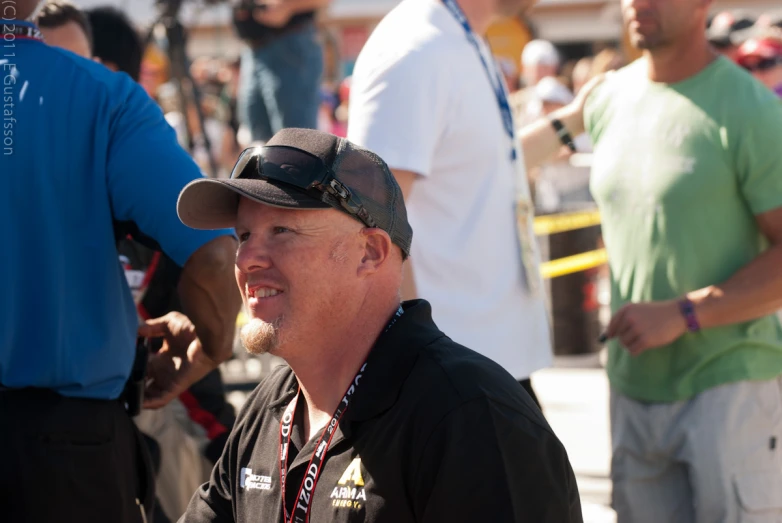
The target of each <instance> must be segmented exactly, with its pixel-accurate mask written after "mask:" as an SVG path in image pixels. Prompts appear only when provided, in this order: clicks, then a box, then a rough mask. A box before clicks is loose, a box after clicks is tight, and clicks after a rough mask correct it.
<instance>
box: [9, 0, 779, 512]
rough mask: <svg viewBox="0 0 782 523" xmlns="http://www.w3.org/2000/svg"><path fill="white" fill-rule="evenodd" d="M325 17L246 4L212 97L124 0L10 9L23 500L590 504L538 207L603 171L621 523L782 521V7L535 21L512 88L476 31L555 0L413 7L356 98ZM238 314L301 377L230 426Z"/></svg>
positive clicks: (254, 343)
mask: <svg viewBox="0 0 782 523" xmlns="http://www.w3.org/2000/svg"><path fill="white" fill-rule="evenodd" d="M328 3H329V2H328V0H276V1H269V2H255V3H253V2H250V3H247V2H241V3H239V4H237V5H236V6H235V7H234V9H233V14H234V24H235V28H236V32H237V36H238V37H239V38H240V39H242V40H243V42H244V44H245V51H244V53H243V54H242V56H241V57H240V58H238V59H236V60H227V59H223V58H221V57H198V58H197V59H195V60H194V61H193V62H192V64H188V65H189V73H190V75H189V76H190V77H191V78H192V84H191V83H189V81H188V80H182V79H181V78H175V77H174V75H173V73H172V71H173V69H174V68H175V66H176V64H171V63H170V62H169V58H168V56H167V54H166V53H165V52H164V49H165V46H166V43H165V42H153V43H152V45H149V46H146V45H145V43H144V42H143V39H142V36H141V35H140V33H139V31H138V28H137V27H135V26H134V25H133V23H132V22H131V21H130V20H129V19H128V17H127V16H126V15H125V14H124V13H123V12H122V11H121V10H119V9H116V8H112V7H98V8H94V9H89V10H81V9H79V8H78V7H76V6H75V5H73V4H70V3H68V2H64V1H54V2H41V1H39V0H18V1H17V2H16V4H15V5H14V8H13V11H14V12H13V13H12V16H11V15H9V13H7V12H6V11H8V10H6V11H4V15H5V16H6V18H7V20H6V21H5V22H4V29H3V31H4V36H5V41H6V42H8V41H13V42H14V43H15V45H16V46H17V47H18V49H17V50H16V54H15V55H14V57H13V60H14V61H15V63H12V62H9V58H6V59H5V60H2V63H3V65H4V71H7V77H6V81H5V93H4V94H5V96H6V101H8V100H11V101H12V102H13V103H10V104H9V103H7V104H6V108H5V122H6V123H5V127H4V128H5V129H6V134H5V137H6V138H7V137H9V136H12V137H13V138H12V139H11V141H10V143H11V145H12V146H13V147H12V146H9V145H8V143H9V141H8V139H6V142H5V145H6V151H8V150H9V149H10V150H11V153H10V154H9V153H7V152H6V154H5V155H4V156H3V159H2V161H3V163H2V172H3V173H4V174H7V176H6V179H7V182H6V186H7V190H6V191H3V192H2V193H0V198H2V205H0V209H2V210H3V212H5V213H6V214H7V216H6V217H7V219H6V220H3V221H0V241H2V242H3V243H4V244H5V245H6V246H7V248H8V250H7V252H8V253H9V255H8V256H4V257H3V258H2V259H0V278H2V282H3V283H4V285H3V286H4V288H5V289H7V299H6V300H5V301H4V302H2V304H0V326H2V330H0V340H3V342H2V343H0V421H4V423H3V427H4V429H3V430H2V431H0V462H2V463H3V464H4V465H7V466H3V467H0V506H2V507H3V508H4V514H5V515H6V516H8V517H9V518H10V519H9V521H14V522H28V521H29V522H39V521H50V520H52V519H54V518H60V519H61V518H62V516H63V514H73V515H74V517H78V520H79V521H84V522H93V521H94V522H105V521H116V522H125V521H127V522H134V523H135V522H140V521H154V522H157V523H164V522H167V521H174V520H179V521H184V522H214V523H216V522H233V521H245V520H249V519H257V518H261V519H262V520H267V519H268V520H279V518H280V517H282V518H283V521H285V522H286V523H287V522H288V521H296V522H305V521H308V520H310V519H312V520H316V521H367V522H375V523H382V522H389V523H390V522H395V523H397V522H408V521H409V522H414V521H415V522H440V521H483V520H492V521H514V522H522V521H541V522H543V521H545V522H552V523H554V522H557V523H560V522H561V523H565V522H580V521H582V517H583V516H582V512H581V502H580V498H579V493H578V486H577V484H576V479H575V475H574V473H573V470H572V467H571V466H570V462H569V458H568V455H567V452H566V449H565V448H564V446H563V445H562V443H561V442H560V441H559V439H558V437H557V435H556V434H555V433H554V432H553V431H552V429H551V428H550V427H549V425H548V423H547V421H546V418H545V411H544V410H542V408H541V405H540V402H539V400H538V397H537V395H536V392H535V390H534V389H533V387H532V383H531V380H530V376H531V375H532V374H533V373H534V372H536V371H538V370H540V369H543V368H546V367H549V366H551V365H552V356H553V354H552V332H551V325H550V321H549V317H548V313H547V308H546V296H545V294H546V287H545V285H544V281H543V278H542V276H541V271H540V269H541V254H540V252H539V247H538V243H537V241H536V239H535V234H534V230H533V218H534V216H535V213H536V210H541V209H546V208H550V209H553V208H556V207H557V206H559V205H561V204H562V202H561V199H562V195H561V194H560V195H559V196H558V197H557V198H558V199H557V198H554V199H552V196H551V187H552V180H553V179H563V178H568V179H569V180H571V183H572V180H573V179H576V178H577V177H580V178H578V179H579V180H582V182H583V184H584V185H586V184H588V185H589V191H586V190H585V188H582V189H584V190H581V191H580V192H579V191H572V192H573V194H575V193H576V192H578V193H579V196H573V194H571V195H570V196H567V197H573V198H589V199H590V200H592V201H593V203H594V204H595V205H597V206H598V207H599V209H600V212H601V216H602V228H603V235H604V241H605V246H606V249H607V253H608V259H609V266H610V284H611V313H612V314H611V319H610V321H609V322H608V324H607V325H606V326H605V332H604V333H603V334H602V336H601V340H600V342H601V343H605V344H606V345H607V351H608V361H607V369H606V370H607V374H608V378H609V382H610V385H611V406H610V408H611V437H612V450H613V459H612V466H611V479H612V484H613V499H612V505H613V508H614V509H615V511H616V514H617V519H618V522H619V523H636V522H640V523H643V522H647V521H648V522H650V523H651V522H655V523H656V522H658V521H672V522H673V521H681V522H704V523H710V522H717V521H726V522H732V521H736V522H739V521H744V520H750V519H751V520H752V521H768V522H772V521H777V520H778V519H779V518H780V517H782V495H780V492H782V490H780V488H782V455H781V454H780V450H779V445H778V442H779V441H782V326H781V325H780V321H779V319H778V318H777V316H776V314H775V313H776V311H777V310H779V309H780V307H781V306H782V273H781V272H780V270H779V268H780V267H782V148H780V147H779V144H778V142H779V137H780V136H782V103H780V98H782V16H780V15H779V13H767V14H765V15H763V16H761V17H759V18H757V19H752V18H751V17H749V16H747V15H745V14H742V13H740V12H723V13H719V14H717V15H716V16H714V17H710V7H711V5H710V2H703V1H702V0H676V1H674V0H658V1H656V2H649V1H648V0H622V2H621V6H622V14H623V19H624V22H625V28H626V30H627V32H628V35H629V40H630V43H631V44H632V46H633V47H634V49H636V50H637V51H638V52H639V53H640V55H641V56H640V58H638V59H636V60H632V61H631V60H629V59H628V57H626V56H624V55H623V53H622V51H621V50H620V49H618V48H611V47H608V48H604V49H603V50H601V51H600V52H599V53H597V54H596V55H595V56H590V57H585V58H581V59H579V60H574V61H570V62H563V60H562V56H561V54H560V52H559V50H558V49H557V47H556V46H555V45H554V44H553V43H551V42H548V41H545V40H539V39H538V40H533V41H531V42H529V43H528V44H527V45H526V46H525V48H524V51H523V53H522V55H521V56H520V57H519V62H520V69H521V71H522V74H521V76H520V77H519V78H512V77H509V76H508V74H507V71H506V70H504V69H503V68H502V67H501V66H500V65H499V64H498V63H497V61H496V60H495V59H494V57H493V56H492V52H491V49H490V47H489V46H488V45H487V42H486V40H485V38H484V37H483V35H484V34H485V32H486V30H487V29H488V28H489V26H490V25H491V23H492V22H493V21H495V20H497V19H498V18H502V17H507V16H520V15H522V14H523V13H525V12H526V11H528V10H529V9H530V8H532V7H533V6H534V5H535V3H536V2H535V0H497V1H495V2H486V1H484V0H402V1H401V2H400V3H399V5H398V6H397V7H395V8H394V9H393V10H392V11H391V12H390V13H389V14H388V15H387V16H386V17H385V18H384V19H383V20H382V21H381V22H380V23H379V25H378V26H377V27H376V28H375V30H374V31H373V32H372V34H371V36H370V38H369V40H368V42H367V43H366V45H365V46H364V48H363V49H362V51H361V54H360V56H359V58H358V60H357V62H356V65H355V69H354V71H353V73H352V75H351V76H349V77H348V78H345V79H344V80H343V81H342V82H341V83H340V84H339V86H338V87H337V88H336V90H335V92H332V91H330V90H328V89H325V88H324V87H323V86H322V85H321V83H320V82H321V76H322V73H323V56H322V50H321V48H320V44H319V43H318V39H317V27H316V23H315V14H316V12H317V10H318V9H321V8H323V7H325V6H326V5H328ZM753 77H754V78H753ZM8 78H10V80H9V79H8ZM183 92H184V93H185V96H182V93H183ZM199 93H200V97H199V96H197V94H199ZM196 100H199V101H198V102H197V101H196ZM196 103H198V105H197V106H196ZM10 118H13V121H11V119H10ZM9 130H10V131H11V134H8V131H9ZM40 144H45V147H42V146H41V145H40ZM578 153H587V154H588V155H589V156H590V158H591V159H590V162H589V168H588V169H582V170H581V171H580V174H579V173H575V172H574V171H572V170H567V169H565V170H562V169H559V170H558V167H561V166H563V165H569V164H570V159H571V158H572V157H573V156H574V155H575V154H578ZM205 175H206V176H205ZM582 182H578V183H582ZM547 191H548V192H547ZM240 298H241V299H240ZM242 303H243V305H244V310H245V312H246V314H247V318H248V321H247V323H246V324H245V325H244V326H243V327H242V329H241V333H240V336H239V337H240V339H241V342H242V345H243V346H244V347H245V348H246V350H247V351H248V352H250V353H251V354H254V355H263V354H271V355H274V356H277V357H279V358H282V359H283V360H284V361H285V363H286V365H284V366H280V367H279V368H277V369H275V370H274V371H273V372H272V373H270V374H269V375H268V376H264V378H263V380H262V382H261V383H260V384H259V385H258V387H256V388H255V390H254V391H253V393H252V394H251V395H250V396H249V397H248V398H247V400H246V402H245V404H244V406H243V407H242V409H241V412H239V413H237V412H236V411H235V410H234V408H233V407H232V406H231V404H230V403H229V402H228V401H226V396H225V391H224V386H223V382H222V378H221V374H220V368H219V366H220V365H221V363H223V362H225V361H226V360H227V359H229V358H231V356H232V355H233V346H234V341H235V336H236V332H235V326H236V318H237V315H238V312H239V309H240V306H241V304H242ZM5 421H8V422H7V423H6V422H5ZM42 477H45V478H47V481H48V483H47V485H48V486H50V487H51V489H50V490H49V494H48V496H49V497H48V499H47V502H46V503H41V501H40V499H39V496H38V495H37V494H36V493H37V492H39V491H40V484H41V478H42ZM77 515H78V516H77Z"/></svg>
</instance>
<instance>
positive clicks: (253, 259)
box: [236, 237, 273, 273]
mask: <svg viewBox="0 0 782 523" xmlns="http://www.w3.org/2000/svg"><path fill="white" fill-rule="evenodd" d="M272 265H273V264H272V259H271V252H270V250H269V248H268V246H267V245H266V244H265V242H264V241H263V240H261V239H260V238H252V237H251V238H250V239H248V240H247V241H244V242H242V243H241V244H239V249H238V250H237V251H236V267H237V268H238V269H239V270H240V271H242V272H244V273H250V272H254V271H258V270H263V269H268V268H270V267H271V266H272Z"/></svg>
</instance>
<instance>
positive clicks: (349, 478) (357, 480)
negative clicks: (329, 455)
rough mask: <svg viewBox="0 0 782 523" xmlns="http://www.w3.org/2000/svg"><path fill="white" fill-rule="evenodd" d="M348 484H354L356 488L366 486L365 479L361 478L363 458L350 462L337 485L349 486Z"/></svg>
mask: <svg viewBox="0 0 782 523" xmlns="http://www.w3.org/2000/svg"><path fill="white" fill-rule="evenodd" d="M348 483H353V486H356V487H363V486H364V478H363V477H362V476H361V458H356V459H354V460H353V461H351V462H350V465H348V468H346V469H345V472H344V474H342V477H341V478H339V481H338V482H337V485H347V484H348Z"/></svg>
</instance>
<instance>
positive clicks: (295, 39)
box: [234, 0, 330, 141]
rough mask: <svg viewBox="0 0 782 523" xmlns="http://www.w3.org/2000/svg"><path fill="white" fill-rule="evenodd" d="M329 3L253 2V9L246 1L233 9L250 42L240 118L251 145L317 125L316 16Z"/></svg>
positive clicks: (319, 65) (308, 0)
mask: <svg viewBox="0 0 782 523" xmlns="http://www.w3.org/2000/svg"><path fill="white" fill-rule="evenodd" d="M329 2H330V0H255V5H254V6H252V8H248V2H242V3H240V4H239V5H238V6H236V7H235V8H234V26H235V28H236V32H237V34H238V36H239V37H240V38H241V39H242V40H243V41H244V42H245V43H246V44H247V49H246V50H245V51H244V53H243V54H242V71H241V85H240V88H239V119H240V121H241V122H242V123H243V124H245V125H246V126H247V127H248V129H249V132H250V137H251V138H250V139H251V140H252V141H267V140H268V139H269V138H271V136H272V135H273V134H274V133H276V132H277V131H279V130H280V129H283V128H285V127H303V128H309V129H315V128H316V127H317V125H318V107H319V106H320V81H321V76H322V74H323V67H324V66H323V53H322V50H321V46H320V43H319V42H318V37H317V32H316V28H315V14H316V10H317V9H320V8H323V7H326V6H327V5H328V4H329ZM249 3H250V4H252V2H249Z"/></svg>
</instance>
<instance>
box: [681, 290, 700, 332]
mask: <svg viewBox="0 0 782 523" xmlns="http://www.w3.org/2000/svg"><path fill="white" fill-rule="evenodd" d="M679 310H680V311H681V313H682V316H684V319H685V320H686V321H687V330H688V331H690V332H698V331H699V330H701V324H700V323H698V318H696V317H695V304H694V303H692V301H690V300H689V299H688V298H685V299H683V300H681V301H679Z"/></svg>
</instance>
